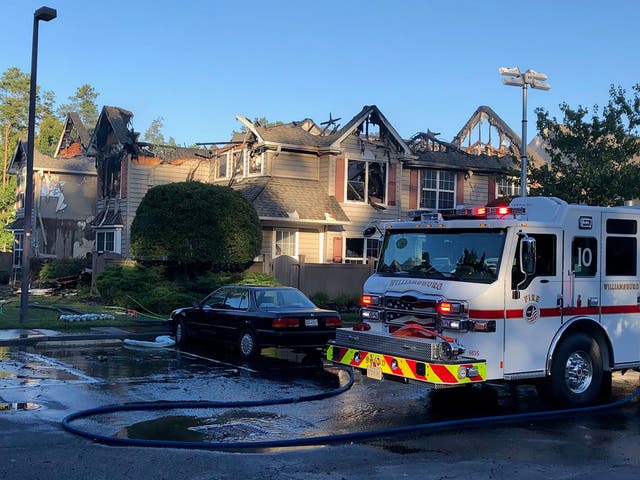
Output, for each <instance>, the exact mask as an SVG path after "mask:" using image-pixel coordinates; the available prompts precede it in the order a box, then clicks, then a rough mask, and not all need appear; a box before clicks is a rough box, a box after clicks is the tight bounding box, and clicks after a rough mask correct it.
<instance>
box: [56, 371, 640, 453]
mask: <svg viewBox="0 0 640 480" xmlns="http://www.w3.org/2000/svg"><path fill="white" fill-rule="evenodd" d="M353 382H354V376H353V371H352V370H351V371H349V381H348V382H347V384H346V385H344V386H343V387H340V388H338V389H335V390H332V391H330V392H324V393H320V394H314V395H307V396H302V397H293V398H283V399H275V400H259V401H246V402H207V401H178V402H147V403H125V404H120V405H106V406H103V407H98V408H92V409H89V410H83V411H80V412H76V413H72V414H71V415H68V416H67V417H65V418H64V419H63V420H62V427H63V428H64V429H65V430H67V431H68V432H71V433H74V434H76V435H79V436H81V437H85V438H88V439H90V440H93V441H95V442H99V443H103V444H106V445H119V446H137V447H163V448H193V449H201V450H242V449H254V450H259V449H266V448H282V447H303V446H313V445H327V444H335V443H348V442H352V441H355V440H366V439H370V438H380V437H389V436H393V435H400V434H410V433H432V432H436V431H443V430H454V429H463V428H471V427H479V426H483V425H498V424H503V423H517V422H524V421H530V420H537V419H547V418H554V417H562V416H570V415H575V414H585V413H595V412H601V411H605V410H611V409H614V408H620V407H622V406H624V405H626V404H628V403H630V402H631V401H632V400H633V399H634V398H636V397H638V396H639V395H640V388H638V389H636V391H635V392H633V393H632V394H630V395H628V396H627V397H625V398H623V399H621V400H617V401H615V402H611V403H606V404H603V405H595V406H590V407H582V408H571V409H565V410H547V411H543V412H532V413H516V414H509V415H497V416H492V417H476V418H468V419H462V420H446V421H441V422H432V423H422V424H417V425H405V426H402V427H391V428H384V429H379V430H369V431H363V432H350V433H341V434H335V435H323V436H318V437H303V438H287V439H282V440H266V441H257V442H186V441H173V440H143V439H135V438H116V437H111V436H106V435H100V434H97V433H91V432H88V431H86V430H82V429H80V428H77V427H74V426H72V425H71V422H72V421H74V420H77V419H80V418H87V417H91V416H94V415H103V414H107V413H115V412H124V411H146V410H171V409H187V408H237V407H258V406H267V405H285V404H291V403H298V402H309V401H314V400H322V399H325V398H329V397H332V396H335V395H339V394H341V393H344V392H346V391H347V390H349V389H350V388H351V386H352V385H353Z"/></svg>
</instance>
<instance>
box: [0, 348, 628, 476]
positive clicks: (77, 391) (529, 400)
mask: <svg viewBox="0 0 640 480" xmlns="http://www.w3.org/2000/svg"><path fill="white" fill-rule="evenodd" d="M51 337H52V338H55V336H51ZM103 340H106V339H103ZM116 340H117V339H116ZM0 358H1V359H2V369H0V370H1V371H2V372H4V373H0V403H5V404H10V405H11V408H8V409H6V410H4V411H0V452H1V453H2V455H3V461H2V462H0V478H2V479H3V480H4V479H7V480H12V479H27V478H29V479H31V478H38V477H39V476H40V477H42V478H65V479H66V480H74V479H80V478H88V477H91V478H93V479H94V480H98V479H101V478H105V479H106V478H151V477H157V478H203V479H204V478H239V477H240V476H242V477H245V478H246V477H250V478H266V479H276V478H278V479H282V478H284V479H287V478H300V479H309V480H316V479H318V478H325V477H326V476H327V475H331V476H332V477H335V476H336V475H337V476H338V478H359V477H363V476H366V478H367V479H370V480H377V479H383V478H384V479H385V480H387V479H388V478H403V477H405V478H414V477H415V478H417V477H420V478H448V479H449V478H452V479H456V478H460V479H462V478H464V479H473V478H518V479H521V478H522V479H534V478H536V479H538V478H541V477H546V478H549V479H555V478H576V479H577V478H580V479H583V478H584V479H596V478H598V479H601V478H602V477H603V476H608V477H610V478H616V479H618V478H620V479H632V478H633V479H635V478H637V472H638V469H639V468H640V458H639V457H638V455H637V445H638V444H640V422H639V421H638V420H639V419H640V402H638V401H637V400H636V401H634V402H633V403H631V404H629V405H628V406H626V407H624V408H621V409H618V410H614V411H610V412H606V413H602V414H597V415H595V414H593V415H591V414H590V415H570V416H567V417H560V418H556V419H553V420H546V421H523V422H518V423H511V424H500V425H487V426H484V427H482V428H474V429H453V430H448V431H441V432H438V433H432V434H425V433H420V432H415V433H410V434H405V435H402V436H392V437H381V438H374V439H370V440H367V441H359V442H346V443H341V444H338V445H328V446H327V445H325V446H321V447H314V448H306V449H279V450H274V449H271V450H268V451H260V452H252V453H244V454H238V453H237V452H236V453H222V452H210V451H202V450H188V449H187V450H180V449H149V448H147V449H145V448H138V447H129V448H114V447H105V446H103V445H98V444H95V443H93V442H91V441H89V440H87V439H84V438H80V437H76V436H73V435H71V434H69V433H67V432H64V431H62V430H61V428H60V420H61V419H62V418H64V417H65V416H66V415H68V414H69V413H72V412H75V411H78V410H82V409H86V408H92V407H96V406H100V405H105V404H113V403H123V402H132V401H154V400H176V399H206V400H212V399H226V400H242V399H260V398H273V397H274V396H278V397H280V396H300V395H304V394H308V393H310V392H317V391H322V390H327V389H330V388H334V387H335V385H336V384H343V383H344V381H345V377H344V376H342V375H343V374H338V375H337V377H336V373H335V371H331V369H326V368H325V369H322V368H320V366H319V365H318V363H317V359H316V362H307V360H306V359H305V358H304V356H302V355H300V354H297V353H295V352H291V351H286V350H275V349H273V350H271V349H269V350H267V351H266V352H265V354H263V355H262V356H261V357H259V358H258V359H257V360H256V361H255V362H249V363H248V362H241V361H239V360H238V359H237V358H236V357H234V355H233V352H229V351H225V350H222V349H218V348H215V347H211V346H209V345H203V346H198V347H194V348H190V349H189V350H179V349H173V348H172V349H136V348H129V347H125V346H124V345H122V344H121V343H113V342H111V343H102V344H95V343H86V344H84V345H77V344H73V343H67V344H62V343H58V344H56V343H55V342H53V341H52V342H37V343H35V344H33V345H14V346H12V347H2V349H1V351H0ZM23 367H24V368H23ZM323 372H324V373H323ZM639 384H640V375H639V374H638V373H636V372H629V373H627V374H626V375H624V376H619V375H616V376H615V378H614V393H615V396H616V398H622V397H623V396H624V395H626V394H628V393H629V392H631V391H633V389H634V388H637V387H638V385H639ZM14 405H15V408H14ZM540 408H541V405H540V403H539V400H538V399H537V396H536V395H535V390H534V389H532V388H531V387H526V386H516V387H511V386H505V385H487V386H485V387H482V388H473V389H470V390H463V391H456V390H451V391H440V392H433V391H430V390H429V389H425V388H424V387H423V386H419V385H402V384H397V383H395V382H377V381H374V380H370V379H367V378H366V377H363V376H360V375H356V379H355V384H354V386H353V388H352V389H351V390H349V391H348V392H346V393H344V394H343V395H340V396H338V397H334V398H331V399H327V400H322V401H318V402H306V403H300V404H296V405H292V406H286V407H269V408H260V409H257V410H256V409H246V408H243V409H232V410H226V411H224V412H216V411H206V412H196V411H178V412H159V413H157V414H156V413H154V414H150V413H148V412H143V413H138V414H133V415H124V416H119V415H109V416H107V417H103V418H98V419H93V420H91V421H88V422H87V424H86V425H87V426H90V427H91V428H97V429H98V430H97V431H98V432H100V433H107V434H110V435H124V436H137V437H139V438H150V437H152V436H156V437H157V436H158V435H159V436H161V437H162V438H169V437H170V436H173V435H178V436H180V435H182V436H183V437H181V438H185V437H184V436H185V435H187V437H186V438H194V435H195V437H197V438H205V439H207V438H208V439H216V438H230V439H234V438H245V439H246V438H258V439H262V438H282V437H284V436H295V435H318V434H324V433H340V432H355V431H362V430H370V429H375V428H382V427H392V426H400V425H409V424H412V423H413V424H415V423H418V422H429V421H439V420H446V419H452V418H469V417H472V416H479V415H500V414H508V413H514V412H527V411H535V410H536V409H540ZM234 435H235V436H236V437H234ZM243 435H244V436H243ZM247 435H248V437H247ZM97 465H104V467H103V468H104V470H100V469H96V466H97ZM212 465H215V468H213V469H212ZM52 468H55V470H54V471H55V475H54V476H53V477H51V476H50V475H48V473H47V472H50V471H51V469H52Z"/></svg>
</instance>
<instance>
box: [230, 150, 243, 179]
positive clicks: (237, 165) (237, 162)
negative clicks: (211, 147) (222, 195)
mask: <svg viewBox="0 0 640 480" xmlns="http://www.w3.org/2000/svg"><path fill="white" fill-rule="evenodd" d="M242 153H243V152H242V151H240V152H233V176H234V177H241V176H243V175H244V155H243V154H242Z"/></svg>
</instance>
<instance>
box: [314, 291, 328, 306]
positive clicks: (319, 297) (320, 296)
mask: <svg viewBox="0 0 640 480" xmlns="http://www.w3.org/2000/svg"><path fill="white" fill-rule="evenodd" d="M309 300H311V301H312V302H313V303H315V304H316V306H317V307H320V308H331V307H332V305H331V303H330V301H329V295H327V294H326V293H324V292H316V293H314V294H313V295H311V296H310V297H309Z"/></svg>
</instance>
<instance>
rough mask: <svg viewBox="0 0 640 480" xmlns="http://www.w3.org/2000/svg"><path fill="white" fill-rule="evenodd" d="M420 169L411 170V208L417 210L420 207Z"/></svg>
mask: <svg viewBox="0 0 640 480" xmlns="http://www.w3.org/2000/svg"><path fill="white" fill-rule="evenodd" d="M418 173H419V172H418V170H411V171H410V172H409V209H410V210H412V209H413V210H415V209H416V208H418V179H419V175H418Z"/></svg>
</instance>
